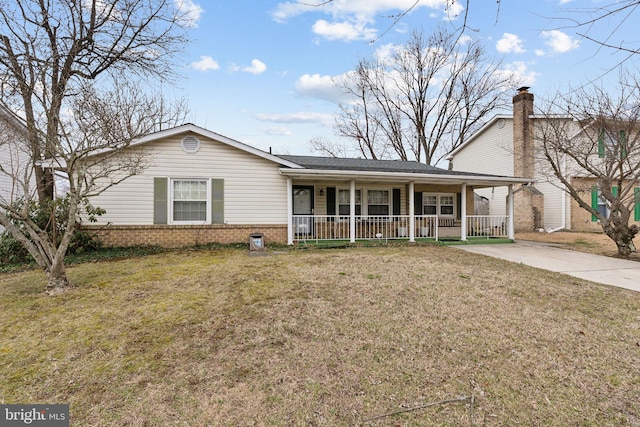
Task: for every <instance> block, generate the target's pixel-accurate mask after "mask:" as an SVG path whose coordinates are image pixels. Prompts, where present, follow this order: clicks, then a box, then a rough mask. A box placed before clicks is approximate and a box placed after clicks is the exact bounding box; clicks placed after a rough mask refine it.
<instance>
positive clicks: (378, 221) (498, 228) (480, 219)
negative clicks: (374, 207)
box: [292, 215, 509, 241]
mask: <svg viewBox="0 0 640 427" xmlns="http://www.w3.org/2000/svg"><path fill="white" fill-rule="evenodd" d="M292 219H293V238H294V240H298V241H300V240H303V241H304V240H350V238H351V234H350V217H349V216H348V215H294V216H293V218H292ZM414 219H415V228H414V237H415V238H416V239H422V238H426V239H435V240H438V238H439V236H440V230H441V229H442V228H443V227H444V229H445V230H454V232H455V230H459V229H460V227H459V226H460V224H459V223H456V222H455V221H454V220H453V218H446V217H438V216H437V215H416V216H415V217H414ZM508 219H509V217H508V216H506V215H472V216H467V237H487V238H489V237H507V236H508ZM409 229H410V217H409V215H394V216H365V215H358V216H356V217H355V239H356V240H393V239H399V240H401V239H409ZM447 235H448V236H450V234H447Z"/></svg>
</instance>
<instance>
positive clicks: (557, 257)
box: [451, 240, 640, 292]
mask: <svg viewBox="0 0 640 427" xmlns="http://www.w3.org/2000/svg"><path fill="white" fill-rule="evenodd" d="M451 247H454V248H460V249H463V250H465V251H468V252H473V253H477V254H482V255H487V256H491V257H494V258H501V259H505V260H507V261H512V262H517V263H522V264H525V265H530V266H532V267H537V268H541V269H544V270H550V271H555V272H558V273H564V274H568V275H570V276H574V277H579V278H581V279H586V280H590V281H592V282H596V283H602V284H605V285H611V286H617V287H620V288H625V289H631V290H634V291H637V292H640V262H637V261H627V260H624V259H618V258H611V257H605V256H600V255H592V254H587V253H584V252H577V251H572V250H568V249H561V248H559V247H557V245H554V244H552V243H540V242H530V241H524V240H518V241H517V242H516V243H513V244H490V245H459V246H451Z"/></svg>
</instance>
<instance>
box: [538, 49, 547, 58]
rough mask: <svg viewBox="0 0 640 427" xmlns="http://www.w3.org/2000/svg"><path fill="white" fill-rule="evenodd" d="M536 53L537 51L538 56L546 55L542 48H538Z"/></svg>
mask: <svg viewBox="0 0 640 427" xmlns="http://www.w3.org/2000/svg"><path fill="white" fill-rule="evenodd" d="M535 53H536V56H545V55H546V53H545V52H544V50H542V49H536V50H535Z"/></svg>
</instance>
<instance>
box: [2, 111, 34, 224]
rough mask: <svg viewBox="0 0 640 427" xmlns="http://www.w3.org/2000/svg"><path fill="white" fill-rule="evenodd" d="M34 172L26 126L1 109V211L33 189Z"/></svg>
mask: <svg viewBox="0 0 640 427" xmlns="http://www.w3.org/2000/svg"><path fill="white" fill-rule="evenodd" d="M32 171H33V168H32V165H31V157H30V155H29V152H28V151H27V146H26V126H25V124H24V123H23V122H22V120H20V119H19V118H18V117H16V116H14V115H13V114H11V113H9V112H8V111H6V110H5V109H3V108H0V209H2V205H10V204H11V203H13V202H15V201H16V200H18V199H19V198H21V197H23V195H24V191H25V190H29V189H33V182H34V181H33V180H34V177H33V174H32V173H31V172H32ZM2 230H3V227H2V226H0V231H2Z"/></svg>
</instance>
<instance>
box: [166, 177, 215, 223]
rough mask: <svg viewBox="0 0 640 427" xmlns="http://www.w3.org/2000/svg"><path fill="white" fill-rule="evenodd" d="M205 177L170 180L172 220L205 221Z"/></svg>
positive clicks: (206, 192)
mask: <svg viewBox="0 0 640 427" xmlns="http://www.w3.org/2000/svg"><path fill="white" fill-rule="evenodd" d="M207 184H208V180H206V179H174V180H173V181H172V188H171V189H172V203H173V205H172V207H173V221H176V222H205V221H207V195H208V194H209V191H208V189H207Z"/></svg>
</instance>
